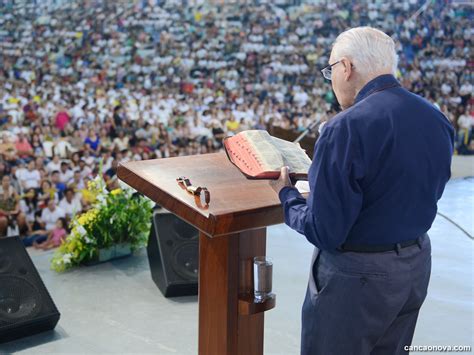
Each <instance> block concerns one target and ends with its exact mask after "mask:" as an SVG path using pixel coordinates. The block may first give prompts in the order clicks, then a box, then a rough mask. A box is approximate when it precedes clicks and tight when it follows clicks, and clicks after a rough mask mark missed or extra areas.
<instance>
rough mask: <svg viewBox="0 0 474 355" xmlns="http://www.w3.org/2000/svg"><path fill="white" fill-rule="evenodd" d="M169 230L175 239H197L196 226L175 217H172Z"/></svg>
mask: <svg viewBox="0 0 474 355" xmlns="http://www.w3.org/2000/svg"><path fill="white" fill-rule="evenodd" d="M171 230H172V232H173V234H174V236H175V238H176V239H180V240H197V239H198V238H199V232H198V230H197V229H196V228H194V227H193V226H192V225H190V224H187V223H186V222H183V221H182V220H181V219H179V218H177V217H174V218H173V223H172V226H171Z"/></svg>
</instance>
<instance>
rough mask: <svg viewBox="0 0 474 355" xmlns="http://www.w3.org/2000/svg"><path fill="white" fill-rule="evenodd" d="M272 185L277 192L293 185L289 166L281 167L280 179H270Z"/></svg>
mask: <svg viewBox="0 0 474 355" xmlns="http://www.w3.org/2000/svg"><path fill="white" fill-rule="evenodd" d="M270 186H271V187H272V189H273V190H275V192H276V193H277V194H278V193H280V190H281V189H282V188H284V187H285V186H293V185H292V184H291V181H290V173H289V172H288V167H287V166H284V167H282V168H281V172H280V177H279V178H278V180H270Z"/></svg>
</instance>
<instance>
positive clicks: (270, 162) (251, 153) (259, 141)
mask: <svg viewBox="0 0 474 355" xmlns="http://www.w3.org/2000/svg"><path fill="white" fill-rule="evenodd" d="M224 148H225V150H226V153H227V156H228V157H229V159H230V161H231V162H232V163H233V164H234V165H235V166H237V167H238V168H239V169H240V171H241V172H242V173H243V174H244V175H245V176H247V177H249V178H254V179H277V178H278V177H279V176H280V170H281V168H282V167H283V166H288V167H289V170H290V177H292V178H293V179H307V178H308V170H309V167H310V165H311V159H310V158H309V157H308V155H307V154H306V152H305V151H304V150H303V149H301V147H300V146H299V145H298V144H295V143H291V142H287V141H285V140H283V139H279V138H276V137H272V136H271V135H270V134H269V133H268V132H267V131H263V130H250V131H244V132H240V133H238V134H236V135H235V136H233V137H227V138H226V139H225V140H224Z"/></svg>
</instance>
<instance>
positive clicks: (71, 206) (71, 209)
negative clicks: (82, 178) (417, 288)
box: [59, 197, 82, 217]
mask: <svg viewBox="0 0 474 355" xmlns="http://www.w3.org/2000/svg"><path fill="white" fill-rule="evenodd" d="M59 208H61V209H62V210H63V211H64V213H65V214H66V215H67V216H69V217H72V216H73V215H74V214H75V213H78V212H81V211H82V204H81V200H80V199H79V198H77V197H75V198H73V199H72V201H71V203H69V202H68V200H67V199H66V198H65V197H64V198H63V199H62V200H61V202H59Z"/></svg>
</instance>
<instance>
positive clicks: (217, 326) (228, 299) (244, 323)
mask: <svg viewBox="0 0 474 355" xmlns="http://www.w3.org/2000/svg"><path fill="white" fill-rule="evenodd" d="M199 243H200V244H199V355H224V354H227V355H244V354H245V355H261V354H263V330H264V313H263V312H264V311H266V310H268V309H271V308H273V307H274V306H275V299H274V298H273V299H270V300H268V301H266V302H265V303H261V304H255V303H253V257H254V256H263V255H265V249H266V229H265V228H261V229H257V230H250V231H244V232H241V233H236V234H228V235H225V236H219V237H213V238H211V237H208V236H207V235H206V234H204V233H202V232H201V233H200V236H199Z"/></svg>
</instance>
